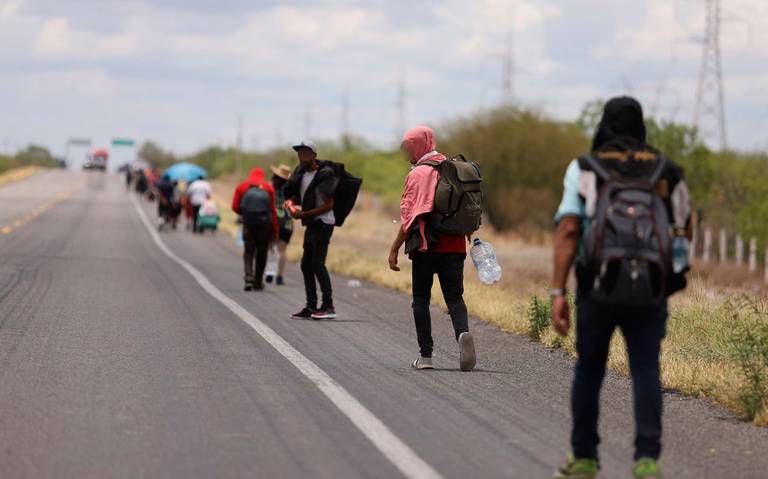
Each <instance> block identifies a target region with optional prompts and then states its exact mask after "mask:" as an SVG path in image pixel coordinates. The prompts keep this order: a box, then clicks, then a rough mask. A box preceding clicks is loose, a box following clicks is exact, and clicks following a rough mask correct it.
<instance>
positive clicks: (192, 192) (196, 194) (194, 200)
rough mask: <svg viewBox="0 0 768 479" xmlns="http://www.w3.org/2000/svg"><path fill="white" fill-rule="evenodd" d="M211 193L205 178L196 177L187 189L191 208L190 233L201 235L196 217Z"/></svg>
mask: <svg viewBox="0 0 768 479" xmlns="http://www.w3.org/2000/svg"><path fill="white" fill-rule="evenodd" d="M212 193H213V190H212V189H211V184H210V183H208V182H207V181H205V178H203V177H202V176H198V177H197V179H196V180H195V181H193V182H192V183H191V184H190V185H189V187H188V188H187V197H188V198H189V204H190V205H191V206H192V232H193V233H199V232H200V233H201V232H202V231H200V228H199V227H198V225H197V217H198V215H199V214H200V207H201V206H203V203H205V200H206V198H208V196H210V195H211V194H212Z"/></svg>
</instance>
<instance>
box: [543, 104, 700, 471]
mask: <svg viewBox="0 0 768 479" xmlns="http://www.w3.org/2000/svg"><path fill="white" fill-rule="evenodd" d="M564 183H565V190H564V193H563V200H562V203H561V205H560V208H559V210H558V212H557V215H556V217H555V221H556V223H557V229H556V233H555V254H554V256H555V265H554V277H553V280H552V285H553V287H554V289H553V290H552V291H551V295H552V325H553V326H554V329H555V330H556V331H557V332H558V333H559V334H560V335H562V336H565V335H567V334H568V331H569V329H570V326H571V321H570V312H569V306H568V300H567V297H566V289H565V288H566V281H567V278H568V273H569V270H570V268H571V266H572V265H573V263H574V260H576V278H577V291H576V309H577V322H576V351H577V353H578V360H577V362H576V367H575V371H574V379H573V388H572V391H571V409H572V415H573V425H572V432H571V447H572V451H571V453H570V454H569V455H568V458H567V460H566V461H565V463H564V464H563V465H562V466H561V467H560V468H559V469H558V471H557V472H556V474H555V478H560V479H576V478H578V479H590V478H594V477H595V476H596V475H597V473H598V471H599V468H600V466H599V460H598V453H597V445H598V443H599V441H600V438H599V436H598V424H597V423H598V410H599V398H600V389H601V386H602V381H603V377H604V375H605V367H606V361H607V359H608V350H609V345H610V341H611V336H612V335H613V332H614V330H615V329H616V328H620V329H621V332H622V334H623V336H624V339H625V341H626V345H627V352H628V355H629V369H630V375H631V378H632V386H633V395H634V411H635V466H634V469H633V473H634V477H636V478H640V479H650V478H659V477H661V475H660V474H661V473H660V471H659V466H658V464H657V460H658V458H659V455H660V453H661V413H662V394H661V382H660V376H659V354H660V348H661V341H662V339H663V338H664V335H665V332H666V320H667V297H668V296H669V295H671V294H672V293H674V292H675V291H678V290H680V289H683V288H684V287H685V271H686V270H687V266H684V267H682V268H678V267H673V262H672V260H671V255H672V252H671V251H670V250H671V246H670V245H671V244H672V242H673V241H677V240H684V238H686V237H687V238H688V239H690V236H691V230H690V205H689V201H688V188H687V186H686V184H685V181H684V179H683V172H682V170H681V169H680V168H679V167H678V166H677V165H675V164H674V163H673V162H671V161H670V160H667V159H666V158H664V156H663V155H662V154H661V153H659V152H658V151H656V150H655V149H654V148H653V147H651V146H650V145H648V144H647V143H646V134H645V124H644V122H643V113H642V108H641V107H640V104H639V103H638V102H637V101H636V100H634V99H632V98H628V97H621V98H614V99H612V100H611V101H609V102H608V103H607V104H606V105H605V110H604V112H603V117H602V120H601V121H600V124H599V126H598V129H597V132H596V133H595V137H594V140H593V143H592V152H591V153H590V154H589V155H586V156H584V157H581V158H579V159H578V160H574V161H573V162H572V163H571V164H570V166H569V167H568V170H567V172H566V175H565V182H564ZM598 220H599V221H598ZM606 225H610V227H609V226H606ZM577 252H578V258H577Z"/></svg>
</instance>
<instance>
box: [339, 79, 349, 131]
mask: <svg viewBox="0 0 768 479" xmlns="http://www.w3.org/2000/svg"><path fill="white" fill-rule="evenodd" d="M341 136H342V138H345V137H348V136H349V90H347V89H345V90H344V91H343V92H342V94H341Z"/></svg>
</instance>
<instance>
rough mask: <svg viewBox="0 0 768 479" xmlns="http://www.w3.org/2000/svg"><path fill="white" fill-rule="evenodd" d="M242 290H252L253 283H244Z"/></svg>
mask: <svg viewBox="0 0 768 479" xmlns="http://www.w3.org/2000/svg"><path fill="white" fill-rule="evenodd" d="M243 290H244V291H251V290H253V284H252V283H245V286H243Z"/></svg>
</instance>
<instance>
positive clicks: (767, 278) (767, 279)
mask: <svg viewBox="0 0 768 479" xmlns="http://www.w3.org/2000/svg"><path fill="white" fill-rule="evenodd" d="M764 259H765V283H766V284H768V248H765V258H764Z"/></svg>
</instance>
